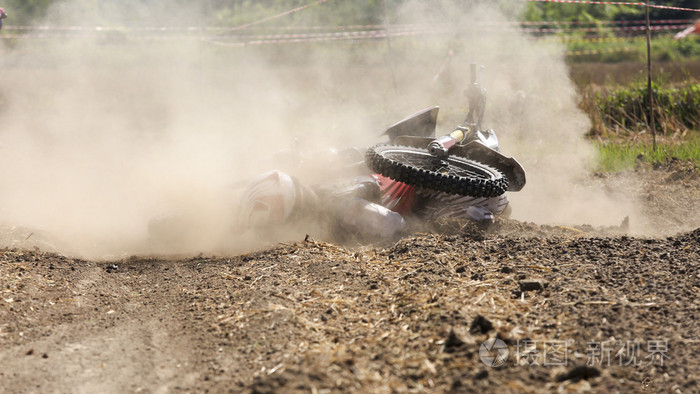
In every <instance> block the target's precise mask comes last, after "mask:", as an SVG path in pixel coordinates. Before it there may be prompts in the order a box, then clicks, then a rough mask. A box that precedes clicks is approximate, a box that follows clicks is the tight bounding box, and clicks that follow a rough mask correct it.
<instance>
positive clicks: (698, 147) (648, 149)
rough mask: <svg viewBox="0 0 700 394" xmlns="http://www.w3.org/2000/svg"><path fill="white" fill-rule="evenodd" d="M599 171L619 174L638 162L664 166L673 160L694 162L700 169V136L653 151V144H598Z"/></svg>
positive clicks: (661, 146) (660, 144) (667, 144)
mask: <svg viewBox="0 0 700 394" xmlns="http://www.w3.org/2000/svg"><path fill="white" fill-rule="evenodd" d="M597 147H598V152H599V161H598V170H599V171H603V172H619V171H624V170H627V169H630V168H633V167H634V166H635V163H636V162H637V160H641V161H643V162H646V163H649V164H651V165H657V164H663V163H666V162H668V161H670V160H672V159H678V160H681V161H686V162H692V163H694V164H695V166H696V168H697V167H700V136H699V135H695V136H693V137H691V138H689V139H687V140H685V141H682V142H680V143H679V142H662V143H659V144H658V145H657V147H656V150H654V149H653V144H652V143H651V142H641V143H639V142H629V141H604V142H598V143H597Z"/></svg>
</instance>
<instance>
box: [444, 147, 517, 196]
mask: <svg viewBox="0 0 700 394" xmlns="http://www.w3.org/2000/svg"><path fill="white" fill-rule="evenodd" d="M450 154H451V155H459V156H462V157H466V158H468V159H472V160H476V161H478V162H480V163H484V164H486V165H488V166H491V167H493V168H495V169H497V170H499V171H501V173H503V175H504V176H505V177H506V179H508V191H509V192H517V191H520V190H522V189H523V187H525V183H526V176H525V169H523V166H521V165H520V163H518V161H517V160H515V159H514V158H512V157H508V156H505V155H503V154H502V153H501V152H497V151H495V150H493V149H491V148H489V147H487V146H486V145H484V144H482V143H481V142H478V141H472V142H470V143H468V144H466V145H458V146H455V147H453V148H452V149H450Z"/></svg>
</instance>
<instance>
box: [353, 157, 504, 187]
mask: <svg viewBox="0 0 700 394" xmlns="http://www.w3.org/2000/svg"><path fill="white" fill-rule="evenodd" d="M365 163H366V164H367V166H368V167H369V168H370V169H371V170H372V171H374V172H376V173H379V174H382V175H383V176H386V177H389V178H391V179H393V180H395V181H399V182H403V183H406V184H409V185H411V186H416V187H421V188H427V189H432V190H437V191H441V192H445V193H450V194H459V195H463V196H473V197H496V196H500V195H501V194H503V193H505V191H506V190H507V189H508V180H507V179H506V177H505V176H504V175H503V174H502V173H501V172H500V171H498V170H496V169H495V168H492V167H489V166H488V165H486V164H483V163H480V162H477V161H474V160H470V159H467V158H465V157H461V156H456V155H451V156H448V157H446V158H444V159H439V158H437V157H435V156H433V155H431V154H430V153H429V152H428V151H427V150H426V149H421V148H414V147H409V146H397V145H385V144H379V145H375V146H373V147H371V148H369V149H368V150H367V152H366V154H365Z"/></svg>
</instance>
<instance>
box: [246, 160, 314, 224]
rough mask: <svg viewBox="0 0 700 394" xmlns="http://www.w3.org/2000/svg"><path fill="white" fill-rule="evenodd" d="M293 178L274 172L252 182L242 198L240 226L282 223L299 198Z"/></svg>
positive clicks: (294, 208) (290, 213) (291, 212)
mask: <svg viewBox="0 0 700 394" xmlns="http://www.w3.org/2000/svg"><path fill="white" fill-rule="evenodd" d="M298 194H299V192H298V187H297V185H296V183H295V182H294V179H292V177H290V176H289V175H287V174H285V173H283V172H280V171H277V170H273V171H269V172H266V173H264V174H262V175H260V176H258V177H257V178H255V179H253V180H252V181H251V182H250V183H249V184H248V186H247V187H246V188H245V191H244V192H243V196H242V197H241V205H240V211H239V214H238V219H239V223H240V224H241V225H242V226H244V227H245V228H259V227H264V226H267V225H272V224H279V223H283V222H284V221H286V220H287V219H289V218H290V217H291V216H292V214H293V213H294V211H295V210H296V208H297V206H298V203H299V199H300V196H299V195H298Z"/></svg>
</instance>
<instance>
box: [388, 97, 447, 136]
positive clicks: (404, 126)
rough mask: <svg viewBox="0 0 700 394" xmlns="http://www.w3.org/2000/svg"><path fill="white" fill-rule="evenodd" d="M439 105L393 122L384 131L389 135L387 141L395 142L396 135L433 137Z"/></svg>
mask: <svg viewBox="0 0 700 394" xmlns="http://www.w3.org/2000/svg"><path fill="white" fill-rule="evenodd" d="M439 109H440V107H438V106H435V107H430V108H426V109H424V110H422V111H419V112H416V113H415V114H413V115H411V116H409V117H407V118H406V119H403V120H402V121H400V122H397V123H394V124H393V125H391V126H389V128H388V129H387V130H386V131H385V132H384V134H386V135H388V136H389V142H390V143H392V144H395V143H396V142H395V140H396V137H399V136H404V135H410V136H419V137H433V138H434V137H435V126H436V125H437V115H438V110H439Z"/></svg>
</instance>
